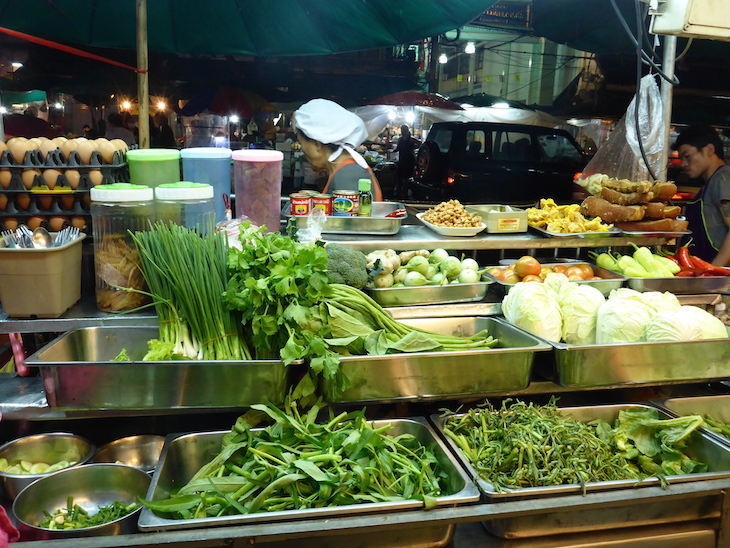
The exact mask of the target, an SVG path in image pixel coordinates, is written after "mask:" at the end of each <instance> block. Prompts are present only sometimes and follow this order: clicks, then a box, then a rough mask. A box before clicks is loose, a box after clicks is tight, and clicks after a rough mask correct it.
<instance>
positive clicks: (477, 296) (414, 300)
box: [367, 276, 494, 306]
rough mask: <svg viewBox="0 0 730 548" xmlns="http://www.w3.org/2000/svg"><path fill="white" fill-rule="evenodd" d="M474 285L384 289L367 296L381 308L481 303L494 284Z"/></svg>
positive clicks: (485, 278)
mask: <svg viewBox="0 0 730 548" xmlns="http://www.w3.org/2000/svg"><path fill="white" fill-rule="evenodd" d="M482 278H483V279H484V280H485V281H483V282H477V283H474V284H447V285H424V286H421V287H386V288H382V289H368V290H367V292H368V294H369V295H370V296H371V297H372V298H373V300H374V301H375V302H377V303H378V304H380V305H381V306H410V305H421V304H447V303H463V302H471V301H481V300H482V299H484V296H485V295H486V294H487V290H489V286H490V285H491V284H493V283H494V278H492V277H489V278H487V277H486V276H482Z"/></svg>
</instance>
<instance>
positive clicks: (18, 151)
mask: <svg viewBox="0 0 730 548" xmlns="http://www.w3.org/2000/svg"><path fill="white" fill-rule="evenodd" d="M8 150H10V154H12V155H13V160H15V163H16V164H22V163H23V162H25V154H26V153H27V152H28V150H32V149H31V148H30V146H29V143H28V139H25V138H24V137H13V138H12V139H9V140H8Z"/></svg>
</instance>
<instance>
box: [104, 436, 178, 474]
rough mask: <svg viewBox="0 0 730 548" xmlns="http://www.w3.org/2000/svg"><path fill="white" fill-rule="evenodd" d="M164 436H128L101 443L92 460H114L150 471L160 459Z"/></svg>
mask: <svg viewBox="0 0 730 548" xmlns="http://www.w3.org/2000/svg"><path fill="white" fill-rule="evenodd" d="M163 445H165V438H164V436H155V435H152V434H146V435H140V436H129V437H126V438H121V439H118V440H115V441H112V442H109V443H107V444H106V445H103V446H102V447H101V448H100V449H99V450H98V451H97V452H96V454H95V455H94V458H93V459H92V460H93V462H115V463H121V464H126V465H127V466H134V467H135V468H139V469H140V470H144V471H145V472H152V471H153V470H154V469H155V467H156V466H157V461H158V460H159V459H160V453H161V452H162V446H163Z"/></svg>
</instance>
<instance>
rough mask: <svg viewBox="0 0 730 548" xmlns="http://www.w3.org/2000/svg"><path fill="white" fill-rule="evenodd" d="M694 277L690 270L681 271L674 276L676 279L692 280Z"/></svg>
mask: <svg viewBox="0 0 730 548" xmlns="http://www.w3.org/2000/svg"><path fill="white" fill-rule="evenodd" d="M694 275H695V273H694V272H693V271H692V270H689V269H688V270H681V271H680V272H677V273H676V274H675V275H674V276H675V277H677V278H692V277H693V276H694Z"/></svg>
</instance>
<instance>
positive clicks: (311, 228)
mask: <svg viewBox="0 0 730 548" xmlns="http://www.w3.org/2000/svg"><path fill="white" fill-rule="evenodd" d="M326 222H327V215H325V213H324V210H323V209H322V208H319V207H316V208H314V210H313V211H312V212H311V213H310V214H309V215H307V227H306V228H301V229H299V230H298V231H297V240H299V243H302V244H312V243H314V242H316V241H317V240H321V239H322V229H323V228H324V223H326Z"/></svg>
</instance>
